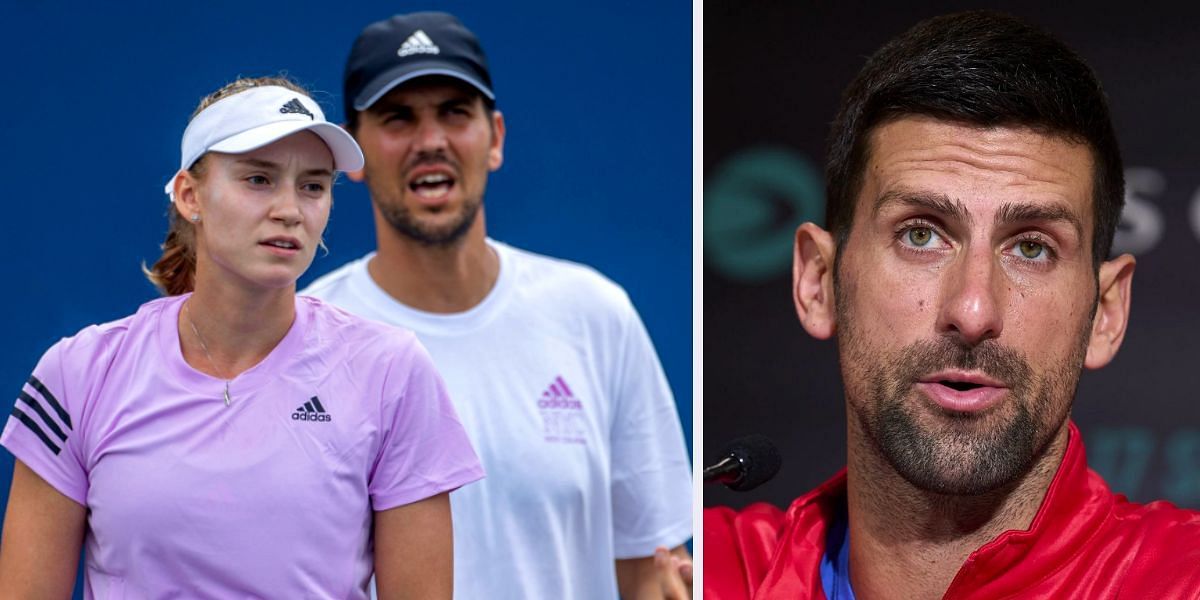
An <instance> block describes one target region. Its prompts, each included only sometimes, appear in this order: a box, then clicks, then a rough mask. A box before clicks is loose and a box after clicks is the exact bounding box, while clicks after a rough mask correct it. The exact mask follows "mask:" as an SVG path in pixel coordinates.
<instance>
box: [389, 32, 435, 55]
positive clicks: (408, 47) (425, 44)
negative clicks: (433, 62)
mask: <svg viewBox="0 0 1200 600" xmlns="http://www.w3.org/2000/svg"><path fill="white" fill-rule="evenodd" d="M441 51H442V49H441V48H438V47H437V44H434V43H433V40H431V39H429V36H428V35H425V32H424V31H421V30H420V29H418V30H416V32H414V33H413V34H412V35H410V36H408V39H407V40H404V43H403V44H400V49H399V50H397V51H396V53H397V54H399V55H400V56H409V55H412V54H439V53H441Z"/></svg>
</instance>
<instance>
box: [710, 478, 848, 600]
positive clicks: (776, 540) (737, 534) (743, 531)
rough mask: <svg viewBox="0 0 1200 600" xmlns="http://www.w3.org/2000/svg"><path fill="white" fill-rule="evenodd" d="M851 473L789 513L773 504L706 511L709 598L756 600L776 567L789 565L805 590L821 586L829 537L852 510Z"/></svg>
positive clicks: (798, 500) (807, 496)
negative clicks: (818, 583) (849, 504)
mask: <svg viewBox="0 0 1200 600" xmlns="http://www.w3.org/2000/svg"><path fill="white" fill-rule="evenodd" d="M845 503H846V471H845V470H842V471H841V472H840V473H838V474H837V475H835V476H834V477H833V478H832V479H830V480H829V481H826V482H825V483H823V484H821V485H820V486H818V487H817V488H816V489H814V490H812V491H811V492H809V493H807V494H805V495H803V496H800V497H799V498H796V500H794V501H793V502H792V503H791V505H790V506H788V509H787V510H786V511H784V510H782V509H780V508H778V507H776V506H774V505H771V504H767V503H762V502H758V503H754V504H751V505H749V506H747V507H745V508H743V509H741V510H734V509H731V508H729V507H724V506H718V507H711V508H705V509H704V594H705V597H706V598H709V597H711V598H718V599H721V600H730V599H738V598H751V597H753V596H754V594H755V593H756V592H757V591H758V589H759V588H760V587H761V586H762V585H763V583H764V581H765V580H766V579H767V577H768V573H769V572H774V571H773V569H772V565H773V564H774V563H776V562H777V561H784V562H785V563H786V565H787V566H786V568H785V570H786V571H787V572H788V577H789V578H790V579H793V580H795V581H797V582H801V584H800V585H801V588H804V587H806V586H808V584H810V583H812V582H815V581H819V579H818V577H819V575H818V570H819V568H820V561H821V557H822V556H823V555H824V552H825V536H826V533H827V532H828V531H829V528H830V526H832V525H833V524H834V522H835V520H837V519H838V518H839V515H842V514H844V512H845V510H846V508H845Z"/></svg>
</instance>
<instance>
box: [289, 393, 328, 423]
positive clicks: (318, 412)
mask: <svg viewBox="0 0 1200 600" xmlns="http://www.w3.org/2000/svg"><path fill="white" fill-rule="evenodd" d="M292 420H293V421H313V422H317V423H320V422H328V421H332V420H333V417H332V416H330V414H329V413H327V412H325V407H324V406H321V401H320V400H318V399H317V397H316V396H313V397H312V398H311V399H310V400H309V401H308V402H305V403H304V404H303V405H302V406H300V408H297V409H296V412H294V413H292Z"/></svg>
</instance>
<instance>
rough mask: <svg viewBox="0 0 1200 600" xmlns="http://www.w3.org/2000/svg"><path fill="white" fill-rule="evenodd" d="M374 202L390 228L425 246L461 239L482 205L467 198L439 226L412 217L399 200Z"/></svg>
mask: <svg viewBox="0 0 1200 600" xmlns="http://www.w3.org/2000/svg"><path fill="white" fill-rule="evenodd" d="M372 197H373V198H376V197H378V196H375V195H374V194H372ZM375 204H376V206H378V207H379V213H380V214H382V215H383V218H384V219H385V220H386V221H387V222H388V224H389V225H391V226H392V229H395V230H396V231H397V232H399V233H400V234H401V235H404V236H406V237H408V238H410V239H412V240H415V241H417V242H419V243H421V244H423V245H425V246H451V245H453V244H454V243H455V242H457V241H458V240H460V239H462V237H463V236H464V235H466V234H467V231H469V230H470V229H471V225H474V224H475V219H476V218H477V217H478V216H479V207H480V206H481V205H482V202H480V201H479V200H473V201H472V200H468V201H467V202H466V203H465V204H463V207H462V210H461V211H459V213H458V216H457V217H456V218H455V219H454V220H453V221H451V222H449V223H446V224H445V225H440V226H434V225H430V224H427V223H422V222H421V221H420V220H419V219H417V218H415V217H413V214H412V212H410V211H409V210H408V208H406V207H405V206H404V205H403V204H401V203H400V202H390V203H383V202H379V201H376V202H375Z"/></svg>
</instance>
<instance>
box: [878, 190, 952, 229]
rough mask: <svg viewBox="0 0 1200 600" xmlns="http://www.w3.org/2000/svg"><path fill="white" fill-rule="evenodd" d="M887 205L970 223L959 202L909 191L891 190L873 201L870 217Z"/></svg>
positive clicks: (940, 195) (940, 196) (939, 195)
mask: <svg viewBox="0 0 1200 600" xmlns="http://www.w3.org/2000/svg"><path fill="white" fill-rule="evenodd" d="M888 204H900V205H903V206H909V207H913V208H923V209H925V210H927V211H929V212H933V213H937V214H940V215H944V216H946V217H950V218H952V219H955V220H958V221H962V222H964V223H971V221H972V219H971V213H970V212H969V211H968V210H967V207H966V206H964V205H963V203H962V201H961V200H952V199H951V198H950V196H947V195H945V194H938V193H933V192H913V191H909V190H893V191H890V192H887V193H886V194H883V195H882V196H880V197H879V198H877V199H876V200H875V205H874V206H873V207H872V208H871V211H872V212H871V214H872V217H874V216H878V215H879V211H881V210H883V208H884V207H885V206H887V205H888Z"/></svg>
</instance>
